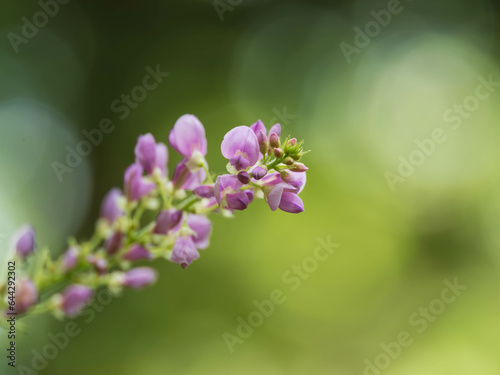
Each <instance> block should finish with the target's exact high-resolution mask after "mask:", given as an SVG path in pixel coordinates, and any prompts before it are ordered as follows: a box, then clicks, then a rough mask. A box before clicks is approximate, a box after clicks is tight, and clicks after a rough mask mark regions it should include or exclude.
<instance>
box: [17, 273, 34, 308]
mask: <svg viewBox="0 0 500 375" xmlns="http://www.w3.org/2000/svg"><path fill="white" fill-rule="evenodd" d="M14 302H15V304H14V312H16V313H18V314H22V313H24V312H26V311H27V310H28V309H29V308H30V307H31V306H33V305H35V304H36V303H37V302H38V290H37V288H36V286H35V284H34V283H33V281H31V279H29V278H27V277H21V278H20V279H19V281H18V282H17V283H16V291H15V294H14Z"/></svg>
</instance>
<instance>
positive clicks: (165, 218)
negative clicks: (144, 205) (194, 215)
mask: <svg viewBox="0 0 500 375" xmlns="http://www.w3.org/2000/svg"><path fill="white" fill-rule="evenodd" d="M181 219H182V211H178V210H175V209H169V210H163V211H161V212H160V213H159V214H158V217H157V218H156V226H155V228H154V230H153V233H156V234H164V235H167V234H168V232H169V231H170V230H172V229H174V228H176V227H177V226H179V224H180V223H181Z"/></svg>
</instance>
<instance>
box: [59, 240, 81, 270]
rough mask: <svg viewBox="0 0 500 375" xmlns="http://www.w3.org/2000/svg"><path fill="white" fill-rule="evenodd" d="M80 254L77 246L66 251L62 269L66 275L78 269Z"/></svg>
mask: <svg viewBox="0 0 500 375" xmlns="http://www.w3.org/2000/svg"><path fill="white" fill-rule="evenodd" d="M78 254H79V251H78V248H77V247H75V246H71V247H69V248H68V250H66V253H65V254H64V257H63V261H62V269H63V271H64V272H65V273H66V272H69V271H71V270H72V269H73V268H75V267H76V265H77V263H78Z"/></svg>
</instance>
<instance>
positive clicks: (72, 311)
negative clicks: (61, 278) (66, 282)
mask: <svg viewBox="0 0 500 375" xmlns="http://www.w3.org/2000/svg"><path fill="white" fill-rule="evenodd" d="M93 295H94V292H93V290H92V289H91V288H89V287H88V286H86V285H80V284H73V285H70V286H68V287H67V288H66V289H64V291H63V292H62V293H61V297H62V298H61V304H60V308H61V310H62V311H63V312H64V313H65V314H66V315H67V316H69V317H70V318H71V317H75V316H77V315H79V314H80V312H81V311H82V310H83V308H84V307H85V305H86V304H87V303H89V301H90V299H91V298H92V296H93Z"/></svg>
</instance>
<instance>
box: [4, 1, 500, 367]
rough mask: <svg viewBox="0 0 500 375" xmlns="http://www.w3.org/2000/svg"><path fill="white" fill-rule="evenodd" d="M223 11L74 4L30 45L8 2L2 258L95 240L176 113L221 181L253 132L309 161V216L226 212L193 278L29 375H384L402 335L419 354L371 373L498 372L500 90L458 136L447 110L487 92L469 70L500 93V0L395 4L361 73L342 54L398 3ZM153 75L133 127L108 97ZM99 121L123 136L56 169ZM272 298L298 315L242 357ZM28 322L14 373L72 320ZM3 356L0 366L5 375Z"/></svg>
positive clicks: (364, 56) (190, 272)
mask: <svg viewBox="0 0 500 375" xmlns="http://www.w3.org/2000/svg"><path fill="white" fill-rule="evenodd" d="M216 4H219V5H218V6H219V7H224V8H225V9H226V11H225V12H224V14H223V15H222V17H223V19H222V20H221V17H220V16H219V14H218V12H217V11H216V9H215V5H214V3H213V2H212V1H211V0H210V1H201V0H198V1H195V0H183V1H160V0H156V1H154V0H144V1H141V2H138V1H130V0H120V1H118V0H116V1H111V0H110V1H78V0H72V1H70V2H69V3H68V4H65V5H60V9H59V11H58V13H57V14H56V15H55V16H54V17H52V18H50V20H49V22H48V24H47V25H46V26H45V27H42V28H40V29H39V31H38V33H37V35H36V36H34V37H33V38H31V39H29V40H28V43H26V44H20V45H19V46H18V47H19V51H18V52H17V53H16V52H15V51H14V48H13V47H12V44H11V42H10V40H9V38H8V37H7V35H8V34H9V33H11V32H14V33H16V34H18V35H20V34H21V27H22V26H23V21H22V17H27V18H28V19H30V20H32V18H33V15H34V14H35V13H36V12H38V11H40V9H41V8H40V5H39V4H37V3H36V2H34V1H33V2H30V1H17V2H9V3H8V4H4V6H3V11H2V12H1V14H0V25H1V31H2V34H3V35H4V37H3V39H2V43H1V45H0V64H1V69H0V77H1V80H0V82H1V86H0V128H1V133H0V173H1V176H2V177H1V184H0V190H1V193H0V205H1V207H2V209H1V212H0V228H1V229H0V234H1V235H2V237H1V238H0V240H1V243H0V246H1V249H2V252H4V251H5V249H6V247H7V242H8V240H7V239H8V236H9V235H10V234H11V233H12V231H13V230H14V229H15V228H16V227H18V226H19V225H20V224H22V223H24V222H31V223H32V224H33V225H34V226H35V227H36V229H37V232H38V238H39V243H40V244H47V245H50V246H51V249H52V251H53V253H54V255H55V254H59V253H61V252H62V251H63V250H64V244H65V239H66V238H67V237H68V236H70V235H72V234H76V235H77V236H78V237H79V238H86V237H87V236H89V235H90V234H91V233H92V230H93V223H94V220H95V218H96V216H97V215H98V210H99V205H100V200H101V198H102V197H103V196H104V194H105V193H106V192H107V190H108V189H109V188H111V187H113V186H119V185H121V183H122V174H123V171H124V169H125V168H126V167H127V166H128V165H129V164H130V163H131V162H132V161H133V147H134V144H135V141H136V139H137V136H138V135H139V134H142V133H145V132H152V133H154V135H155V136H156V139H157V140H161V141H164V142H165V141H166V140H167V137H168V132H169V130H170V128H171V127H172V126H173V124H174V122H175V120H176V119H177V118H178V117H179V116H181V115H182V114H184V113H193V114H195V115H196V116H198V117H199V119H200V120H201V121H202V123H203V124H204V125H205V128H206V130H207V138H208V141H209V153H208V162H209V164H210V166H211V169H212V170H213V171H223V170H224V166H225V160H224V159H223V158H222V156H221V155H220V148H219V147H220V142H221V140H222V138H223V136H224V134H225V133H226V132H227V131H228V130H229V129H231V128H232V127H234V126H237V125H241V124H245V125H251V124H252V123H253V122H255V121H256V120H257V119H259V118H260V119H262V120H263V121H264V122H265V124H266V125H268V126H270V125H272V124H273V123H274V122H280V123H281V125H282V127H283V129H284V130H283V133H284V134H285V135H288V134H291V135H293V136H295V137H296V138H298V139H305V141H306V148H307V149H311V150H312V152H311V153H310V154H308V155H307V157H306V160H305V161H306V163H307V165H308V166H309V167H310V170H309V172H308V183H307V186H306V188H305V190H304V192H303V193H302V195H301V196H302V199H303V200H304V203H305V206H306V211H305V213H303V214H300V215H291V214H286V213H283V212H274V213H272V212H270V210H269V208H268V207H267V205H266V204H265V203H264V202H262V201H258V202H256V203H255V204H253V205H252V206H251V207H250V209H248V210H247V211H245V212H241V213H238V214H237V215H236V218H235V219H234V220H227V219H223V218H220V217H215V218H214V231H213V236H212V240H211V246H210V248H209V249H207V250H206V251H204V252H203V253H202V257H201V258H200V259H199V260H198V261H196V262H195V263H194V264H193V265H192V266H190V267H189V269H187V270H182V269H180V268H179V267H177V266H176V265H174V264H171V263H167V262H161V261H158V262H156V263H155V264H154V266H155V267H156V268H157V269H158V270H159V272H160V280H159V282H158V283H157V284H156V285H155V286H154V287H152V288H149V289H146V290H144V291H142V292H140V293H134V292H127V293H125V294H124V295H123V296H122V297H121V298H119V299H116V300H114V301H113V302H112V303H110V304H109V305H107V306H106V307H105V308H104V309H102V311H100V312H96V316H95V319H94V320H93V321H92V322H91V323H86V321H85V320H84V319H83V318H80V319H77V320H76V322H77V324H78V326H79V327H80V328H81V330H82V333H81V334H80V335H78V336H77V337H75V338H71V341H70V343H69V345H68V346H67V347H66V348H65V349H63V350H60V352H59V354H58V355H57V357H56V358H55V359H52V360H49V361H48V366H47V367H46V368H45V369H44V370H43V371H40V372H35V373H41V374H51V375H63V374H64V375H67V374H72V375H80V374H82V375H83V374H85V375H86V374H96V375H100V374H110V373H116V374H120V375H135V374H182V375H184V374H186V375H188V374H189V375H190V374H203V375H208V374H210V375H211V374H217V375H225V374H260V375H267V374H273V375H274V374H301V375H302V374H335V375H336V374H346V375H351V374H355V375H357V374H370V375H377V372H376V371H375V370H367V368H366V366H367V365H366V361H365V359H367V360H368V361H371V362H374V361H375V359H376V357H377V356H378V355H380V354H381V353H383V349H382V348H381V343H389V342H393V341H395V340H396V339H397V337H398V335H399V334H400V333H401V332H405V331H407V332H409V333H410V334H411V337H412V338H413V343H412V345H410V346H409V347H407V348H404V349H403V350H402V352H401V354H400V355H399V356H397V358H395V359H393V360H391V363H390V366H388V368H386V369H383V370H382V371H380V373H383V374H388V375H392V374H395V375H396V374H397V375H414V374H415V375H417V374H418V375H421V374H426V375H448V374H450V375H470V374H478V375H483V374H484V375H490V374H499V373H500V359H499V356H498V349H499V339H498V337H499V336H500V317H499V308H500V298H499V296H500V293H499V286H500V277H499V269H500V249H499V246H500V231H499V230H498V226H499V224H500V215H499V209H500V190H499V187H500V171H499V168H498V165H499V161H500V148H499V146H498V144H499V141H500V129H499V126H498V122H497V120H496V118H498V115H499V112H500V106H499V103H500V92H496V91H495V89H493V91H492V92H491V93H490V94H491V95H490V96H489V98H488V99H485V100H481V101H479V102H478V103H479V104H478V106H477V109H476V108H475V109H474V110H473V111H471V112H470V113H467V116H463V117H464V118H463V121H462V123H461V127H460V128H459V129H457V130H454V129H453V125H454V124H453V123H451V122H449V121H446V119H445V117H444V116H445V113H446V112H447V111H448V110H449V109H452V108H453V106H454V104H455V103H457V104H463V102H464V100H465V99H466V98H467V97H469V96H471V95H475V92H476V87H477V86H478V85H479V84H480V81H479V80H478V77H480V76H482V77H484V78H485V79H488V76H490V75H492V77H493V79H494V80H500V69H499V59H500V54H499V52H500V44H499V41H498V38H497V36H498V35H499V29H500V28H499V25H500V23H499V19H498V17H499V12H498V5H496V4H495V3H494V2H492V1H488V0H479V1H474V2H472V1H469V2H465V1H462V2H457V1H451V0H445V1H440V2H436V1H431V0H418V1H417V0H415V1H413V2H410V1H406V0H405V1H402V2H401V5H400V7H401V9H402V11H401V12H400V13H398V14H393V15H392V17H391V20H390V22H389V23H388V25H387V26H386V27H380V31H379V32H378V33H377V35H376V36H374V37H373V38H371V41H370V43H369V45H368V46H366V47H365V48H360V49H359V53H355V54H353V55H351V60H352V61H351V62H350V63H348V61H347V59H346V57H345V56H344V54H343V53H342V50H341V47H340V45H341V43H343V42H344V43H349V44H351V45H354V37H355V34H356V32H355V31H354V30H353V28H354V27H360V28H361V29H364V28H365V26H366V25H367V23H369V22H371V21H373V19H374V18H373V15H372V14H371V11H375V12H379V11H381V10H385V9H387V8H388V3H387V2H386V1H371V0H360V1H339V2H333V1H315V0H303V1H299V0H292V1H285V0H266V1H264V0H262V1H257V0H255V1H252V0H244V1H242V2H241V3H240V2H239V1H229V0H228V1H226V0H222V1H221V2H218V3H216ZM220 4H223V5H220ZM224 4H225V5H224ZM231 4H233V5H231ZM221 9H222V8H221ZM157 64H160V67H161V70H162V71H165V72H169V73H170V74H169V76H168V77H167V78H165V79H164V81H163V82H162V83H161V84H160V85H159V86H158V87H157V88H156V89H155V90H153V91H151V92H149V93H148V96H147V98H146V99H145V100H144V101H143V102H141V103H139V105H138V106H137V108H134V109H133V110H131V112H130V115H129V116H128V117H127V118H125V119H123V120H120V119H119V118H118V115H117V114H116V113H114V112H113V111H112V110H111V103H112V102H113V101H114V100H116V99H119V98H120V96H121V95H122V93H130V91H131V90H132V89H133V88H134V87H135V86H137V85H140V84H141V82H142V79H143V77H144V76H145V75H146V70H145V68H146V67H147V66H151V67H155V66H156V65H157ZM496 90H498V88H497V89H496ZM498 91H500V90H498ZM484 92H487V91H484ZM465 117H466V118H465ZM102 118H110V119H112V120H113V121H114V123H115V125H116V129H115V130H114V131H113V132H112V133H111V134H108V135H106V136H105V139H104V141H103V142H102V144H101V145H99V146H98V147H96V148H95V149H94V150H93V151H92V153H91V154H90V155H89V156H88V157H85V158H84V159H83V161H82V162H81V164H80V165H79V166H77V167H76V168H74V170H73V171H72V173H67V174H65V175H64V178H63V181H62V182H59V181H58V179H57V177H56V175H55V173H54V171H53V169H52V167H51V164H52V163H53V162H54V161H59V162H64V158H65V156H66V150H65V147H66V146H68V145H69V146H70V147H76V145H77V144H78V142H80V141H81V140H82V139H84V137H83V135H82V133H81V131H82V130H83V129H87V130H90V129H94V128H97V127H98V125H99V122H100V121H101V119H102ZM436 128H442V129H443V130H444V131H445V133H446V135H447V140H446V141H445V142H444V143H442V144H438V145H436V149H435V151H434V152H433V153H432V154H431V155H429V156H426V157H425V161H424V162H423V163H422V164H421V165H420V166H418V167H416V168H415V171H414V172H413V173H412V174H411V176H409V177H408V178H404V181H403V182H400V183H397V184H396V185H395V186H394V190H395V191H392V190H391V188H390V187H389V185H388V183H387V181H386V176H385V174H386V172H387V171H389V172H391V173H397V170H398V166H399V164H400V159H399V158H400V156H402V157H403V158H405V159H406V160H408V158H409V155H410V154H411V153H412V152H413V151H414V150H415V149H417V146H416V144H415V141H416V140H423V139H425V138H430V136H431V133H432V132H433V130H434V129H436ZM172 154H173V153H171V155H172ZM177 160H179V159H178V158H177V159H176V157H175V156H171V161H170V168H171V170H173V167H174V165H175V162H176V161H177ZM495 212H496V214H495ZM328 238H330V239H331V241H332V242H335V243H338V244H340V247H339V248H338V249H336V250H335V252H334V253H333V254H332V255H331V256H330V257H329V258H328V259H327V260H326V261H324V262H320V263H319V265H318V267H317V270H315V271H314V272H312V273H311V274H310V275H309V276H310V277H308V279H307V280H304V281H303V282H302V284H301V286H300V288H298V289H297V290H295V291H292V290H290V284H286V283H284V282H283V280H282V277H283V275H284V273H285V272H286V271H287V270H290V269H291V267H292V266H293V265H294V264H295V265H300V264H302V262H303V261H304V259H306V258H307V257H310V256H311V255H313V254H314V250H315V248H316V246H317V245H318V239H324V240H326V239H328ZM455 278H458V280H459V282H460V283H461V284H465V285H466V286H467V287H468V288H467V290H466V291H464V292H463V294H462V295H461V296H460V297H459V298H457V299H456V301H455V302H453V303H451V304H449V305H446V309H445V311H444V312H443V313H442V314H440V315H439V316H438V317H437V318H436V319H435V321H433V322H432V323H429V325H428V327H427V329H426V330H425V332H422V333H418V332H417V330H416V329H415V327H414V326H412V324H411V323H410V322H409V317H410V316H411V315H412V314H413V313H415V312H418V311H419V309H420V308H421V307H428V306H429V304H430V303H431V302H432V301H433V300H434V299H436V298H439V297H440V296H441V292H442V291H443V289H444V288H445V284H444V283H443V280H445V279H448V280H450V281H453V280H454V279H455ZM274 289H281V290H282V291H283V292H284V293H285V295H286V297H287V299H286V301H285V303H283V304H282V305H279V306H276V309H275V312H274V314H272V316H270V317H269V318H266V319H265V321H264V323H263V324H262V326H260V327H258V328H256V329H255V331H254V332H253V334H252V335H251V336H250V337H249V338H248V339H245V340H244V343H243V344H238V345H236V346H235V351H234V353H230V351H229V350H228V347H227V346H226V343H225V341H224V339H223V334H224V333H225V332H229V333H231V334H233V335H235V334H236V329H237V327H238V322H237V318H238V317H242V318H243V319H247V317H248V315H249V314H250V313H251V312H252V311H254V310H256V307H255V306H254V301H255V300H257V301H262V300H264V299H268V298H269V296H270V293H271V291H273V290H274ZM27 323H28V329H27V331H26V334H24V335H23V337H22V338H21V339H20V340H19V344H18V351H19V358H18V366H19V365H21V364H23V365H26V366H29V367H32V366H31V361H32V358H33V353H32V350H36V351H41V350H42V348H43V347H44V345H46V344H47V343H50V340H49V338H48V336H47V335H48V334H49V333H50V332H52V333H54V334H55V333H57V332H60V331H61V330H62V329H64V324H65V322H59V321H57V320H55V319H54V318H52V317H51V316H46V317H39V318H33V319H31V320H29V321H28V322H27ZM2 332H3V331H2ZM4 336H5V334H4V333H2V334H1V337H0V339H1V340H2V341H1V343H2V348H4V346H3V345H4V341H5V337H4ZM5 347H6V346H5ZM2 351H4V349H2ZM5 361H6V359H4V360H2V363H1V364H0V373H2V374H3V373H11V372H8V370H9V369H8V367H7V365H6V363H5ZM381 363H382V362H381ZM12 373H20V372H17V371H13V372H12Z"/></svg>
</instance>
